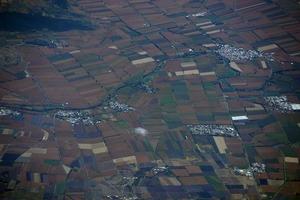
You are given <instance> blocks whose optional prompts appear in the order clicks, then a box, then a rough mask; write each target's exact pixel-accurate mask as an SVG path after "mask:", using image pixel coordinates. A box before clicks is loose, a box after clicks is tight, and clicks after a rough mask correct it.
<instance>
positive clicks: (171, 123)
mask: <svg viewBox="0 0 300 200" xmlns="http://www.w3.org/2000/svg"><path fill="white" fill-rule="evenodd" d="M163 118H164V121H165V122H166V124H167V126H168V128H170V129H173V128H178V127H180V126H182V122H181V120H180V118H179V116H178V115H177V114H166V115H164V117H163Z"/></svg>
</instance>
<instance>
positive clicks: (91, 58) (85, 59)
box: [78, 54, 101, 65]
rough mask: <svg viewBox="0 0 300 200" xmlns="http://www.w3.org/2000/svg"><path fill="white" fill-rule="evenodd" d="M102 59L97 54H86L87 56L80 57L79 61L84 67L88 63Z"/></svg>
mask: <svg viewBox="0 0 300 200" xmlns="http://www.w3.org/2000/svg"><path fill="white" fill-rule="evenodd" d="M100 59H101V58H100V56H98V55H96V54H86V55H83V56H81V57H79V58H78V61H79V63H80V64H82V65H84V64H87V63H93V62H97V61H98V60H100Z"/></svg>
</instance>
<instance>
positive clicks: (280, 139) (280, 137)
mask: <svg viewBox="0 0 300 200" xmlns="http://www.w3.org/2000/svg"><path fill="white" fill-rule="evenodd" d="M266 136H267V138H268V139H270V140H271V141H274V142H276V143H281V144H287V143H289V140H288V138H287V136H286V134H285V133H283V132H275V133H267V134H266Z"/></svg>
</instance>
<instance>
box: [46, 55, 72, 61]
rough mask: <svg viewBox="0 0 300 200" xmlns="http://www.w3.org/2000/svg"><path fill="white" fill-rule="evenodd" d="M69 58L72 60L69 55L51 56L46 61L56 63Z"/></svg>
mask: <svg viewBox="0 0 300 200" xmlns="http://www.w3.org/2000/svg"><path fill="white" fill-rule="evenodd" d="M70 58H72V55H71V54H69V53H63V54H57V55H52V56H49V57H48V59H49V60H50V61H51V62H57V61H62V60H67V59H70Z"/></svg>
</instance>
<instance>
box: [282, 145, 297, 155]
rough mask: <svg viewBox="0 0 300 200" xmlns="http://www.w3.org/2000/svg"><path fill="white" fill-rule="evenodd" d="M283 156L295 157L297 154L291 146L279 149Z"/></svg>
mask: <svg viewBox="0 0 300 200" xmlns="http://www.w3.org/2000/svg"><path fill="white" fill-rule="evenodd" d="M279 148H280V150H281V152H282V153H283V155H284V156H289V157H297V153H296V152H295V151H294V149H293V148H292V147H291V146H284V147H279Z"/></svg>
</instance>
